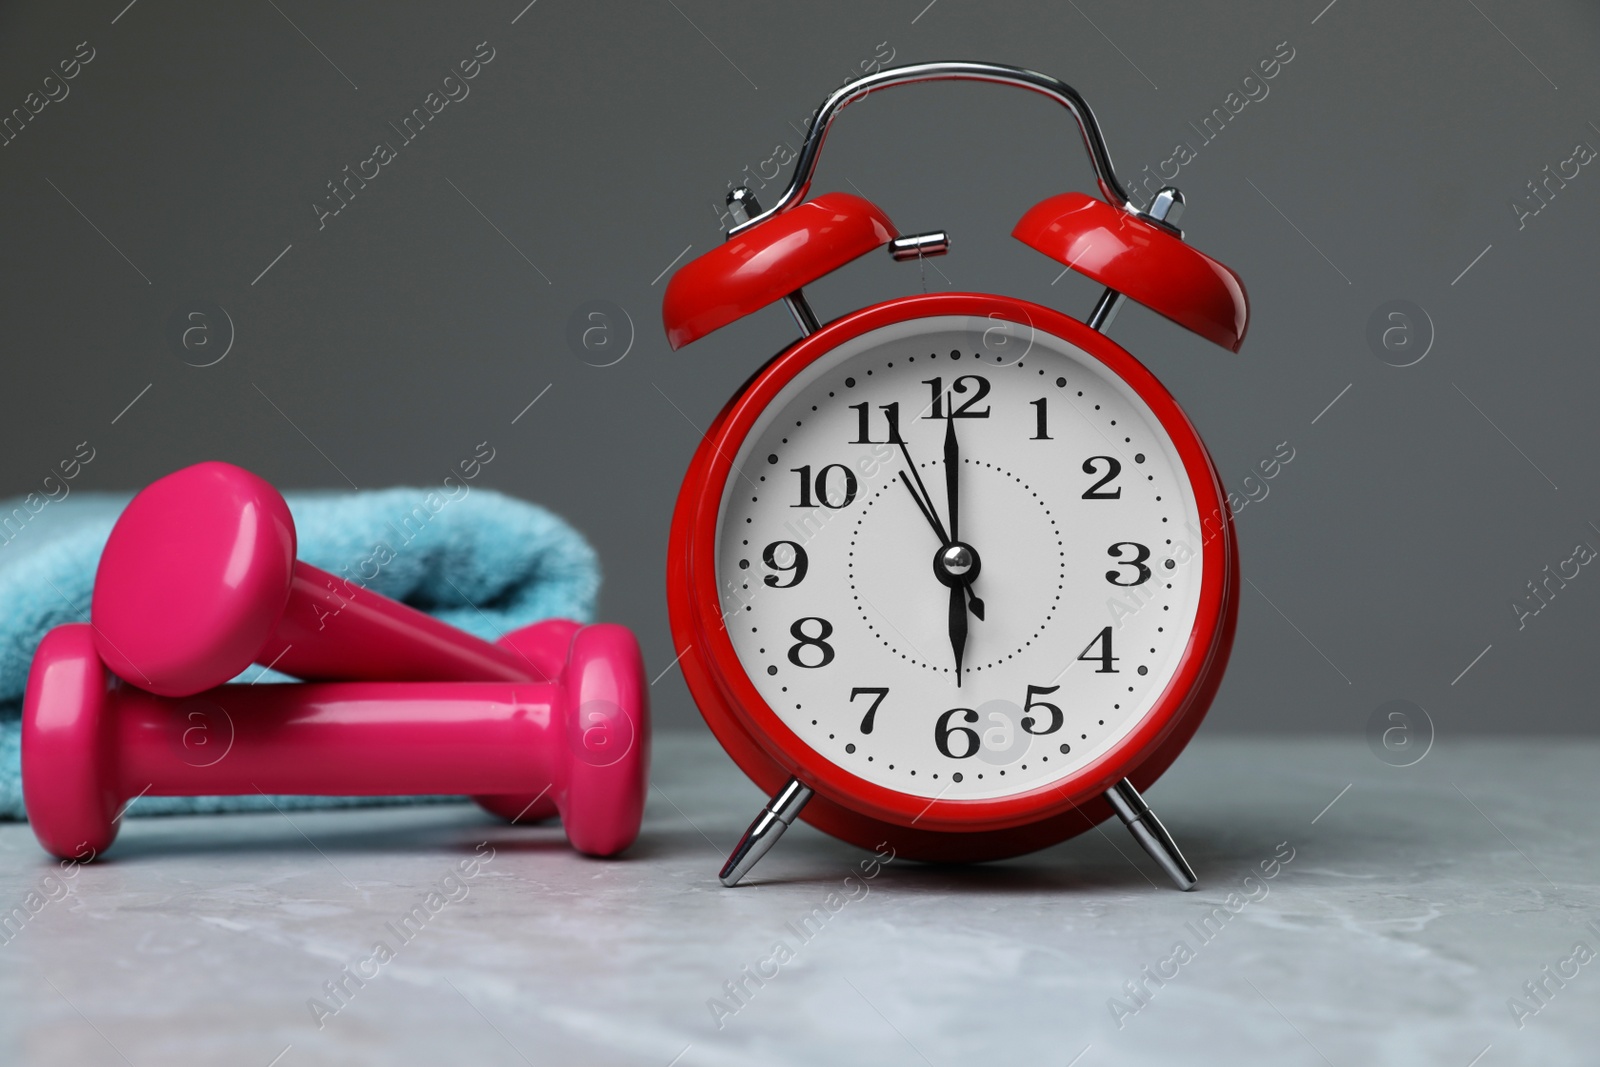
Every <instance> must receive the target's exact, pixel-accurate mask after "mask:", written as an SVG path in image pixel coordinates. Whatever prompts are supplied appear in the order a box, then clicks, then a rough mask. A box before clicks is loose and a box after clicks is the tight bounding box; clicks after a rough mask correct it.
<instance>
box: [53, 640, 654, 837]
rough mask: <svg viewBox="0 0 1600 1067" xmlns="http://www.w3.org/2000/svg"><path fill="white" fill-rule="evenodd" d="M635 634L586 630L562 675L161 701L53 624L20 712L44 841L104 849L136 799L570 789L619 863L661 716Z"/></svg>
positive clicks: (586, 830)
mask: <svg viewBox="0 0 1600 1067" xmlns="http://www.w3.org/2000/svg"><path fill="white" fill-rule="evenodd" d="M647 692H648V686H647V685H646V684H645V681H644V668H643V663H642V661H641V660H640V657H639V646H638V643H637V642H636V641H635V640H634V638H633V635H632V634H631V633H630V632H629V631H628V630H627V629H626V628H624V627H621V626H615V625H607V624H601V625H597V626H586V627H583V628H581V629H579V630H578V631H577V632H576V633H575V634H573V636H572V642H571V645H570V651H569V653H568V655H567V658H566V662H565V667H564V669H563V670H562V672H561V675H560V677H559V678H558V679H557V680H556V681H553V682H512V683H508V682H322V683H309V684H300V685H261V686H253V685H226V686H219V687H217V688H215V689H210V690H207V691H206V692H203V693H200V694H197V695H194V696H190V697H186V698H181V699H175V698H169V697H159V696H155V695H153V694H150V693H147V692H144V691H143V690H141V689H138V688H135V687H133V686H131V685H126V684H124V683H123V682H121V681H120V680H118V679H116V678H114V677H112V676H111V675H110V674H109V673H108V672H107V671H106V669H105V666H104V665H103V664H102V662H101V660H100V657H99V655H98V654H97V651H96V647H95V641H94V637H93V634H92V631H91V629H90V627H88V626H86V625H83V624H81V623H69V624H67V625H65V626H59V627H57V628H56V629H54V630H52V631H51V632H50V633H49V634H48V635H46V637H45V639H44V640H43V641H42V642H41V643H40V645H39V650H38V651H37V652H36V653H35V654H34V658H33V667H32V670H31V672H30V674H29V676H28V690H27V695H26V697H25V698H24V702H23V712H22V715H23V717H22V789H23V799H24V801H25V803H26V804H27V809H28V818H29V819H30V820H31V821H32V823H33V829H34V833H35V834H36V835H37V836H38V838H39V842H40V844H42V845H43V846H44V847H45V848H46V849H47V850H49V851H50V852H52V853H54V854H55V855H57V856H61V857H70V856H82V855H83V854H84V852H85V851H86V849H92V850H93V851H94V853H95V854H97V855H98V854H99V853H101V852H103V851H104V850H105V849H106V847H107V846H109V845H110V844H111V842H112V839H113V838H115V837H116V833H117V822H118V819H117V817H118V813H119V812H120V811H121V809H122V806H123V805H124V804H125V803H126V802H127V801H128V800H129V799H130V798H133V797H137V796H142V795H144V794H149V795H152V796H214V795H231V794H249V793H255V792H258V791H259V792H262V793H268V794H272V793H287V794H308V795H322V796H330V795H337V796H347V795H348V796H392V795H402V794H412V793H417V794H430V793H433V794H456V793H477V794H493V795H510V794H526V795H536V794H538V793H539V792H540V791H542V790H546V789H547V790H548V794H549V795H550V796H551V797H553V798H554V802H555V806H556V808H557V809H558V810H559V811H560V813H561V820H562V827H563V829H564V830H565V831H566V834H567V840H568V841H570V842H571V843H572V845H573V847H574V848H576V849H577V850H578V851H580V852H585V853H588V854H589V855H594V856H610V855H614V854H616V853H617V852H620V851H622V850H623V849H624V848H626V847H627V846H628V845H629V844H631V843H632V842H633V840H634V838H635V837H636V836H637V835H638V832H639V822H640V819H641V817H642V815H643V813H644V801H645V791H646V788H647V786H646V774H647V768H648V765H649V738H650V732H649V727H650V724H649V711H648V704H647V699H646V694H647Z"/></svg>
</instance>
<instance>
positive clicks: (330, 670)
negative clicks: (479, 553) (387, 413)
mask: <svg viewBox="0 0 1600 1067" xmlns="http://www.w3.org/2000/svg"><path fill="white" fill-rule="evenodd" d="M92 618H93V621H94V629H95V645H96V647H97V648H98V649H99V650H100V658H101V659H103V660H104V661H105V663H106V666H108V667H110V668H111V669H112V670H113V671H114V672H116V673H117V674H118V675H120V676H121V677H122V678H124V679H126V680H127V681H129V682H132V683H133V684H134V685H137V686H139V687H140V688H141V689H148V690H150V692H152V693H159V694H160V695H162V696H169V697H182V696H189V695H191V694H194V693H198V692H200V691H202V690H205V689H210V688H211V687H213V686H217V685H221V684H222V683H223V682H226V681H227V680H228V679H230V678H233V677H235V676H237V675H238V674H239V673H240V672H241V671H243V670H244V669H245V668H247V667H249V666H250V664H251V663H260V664H264V665H271V666H272V667H274V668H275V669H277V670H280V671H283V672H284V673H285V674H291V675H294V676H295V677H296V678H306V679H338V680H341V681H351V680H357V679H371V680H374V681H391V682H398V681H503V682H521V681H527V680H529V679H530V678H532V679H534V680H539V675H538V672H537V671H536V670H535V669H534V665H533V664H532V663H530V662H529V660H528V659H527V658H525V657H524V656H522V655H519V654H518V653H517V652H516V651H515V650H513V649H511V648H504V647H496V646H494V645H491V644H490V643H489V642H487V641H484V640H482V639H481V638H478V637H474V636H473V635H471V634H469V633H466V632H465V631H462V630H458V629H456V628H455V627H454V626H451V625H449V624H448V623H444V622H440V621H439V620H438V619H435V618H433V617H432V616H430V615H426V614H424V613H423V612H420V611H418V610H416V609H415V608H410V607H407V606H406V605H404V604H401V603H399V602H397V601H394V600H390V599H389V598H388V597H385V596H382V595H380V594H378V593H375V592H373V591H371V590H369V589H363V588H360V587H359V586H357V585H355V584H354V583H352V582H348V581H345V580H344V579H341V578H338V577H336V576H334V575H332V574H329V573H328V572H327V571H324V570H319V569H317V568H316V567H313V566H310V565H309V564H306V563H301V562H299V561H298V560H297V559H295V532H294V520H293V519H292V518H291V517H290V515H289V506H288V505H287V504H285V503H284V500H283V496H282V495H281V494H280V493H279V492H278V491H277V490H276V489H274V488H273V487H272V486H271V485H269V484H268V483H267V482H265V481H264V480H262V479H261V478H258V477H257V476H256V475H254V474H251V473H250V472H249V471H247V470H243V469H242V468H239V467H235V466H233V465H232V464H229V463H217V462H211V463H198V464H196V465H194V466H192V467H185V468H184V469H182V470H180V471H175V472H174V473H172V474H169V475H167V476H166V477H165V478H161V479H159V480H157V481H155V482H152V483H151V484H150V485H148V486H146V487H145V488H144V490H143V491H141V492H140V493H139V494H138V495H137V496H135V497H134V498H133V500H132V501H130V502H129V503H128V506H127V508H126V509H124V510H123V512H122V516H121V517H120V518H118V519H117V524H116V526H115V527H114V528H113V529H112V531H111V537H110V539H109V540H107V541H106V547H105V551H104V552H103V553H101V556H100V568H99V570H98V572H97V573H96V575H95V582H94V606H93V613H92Z"/></svg>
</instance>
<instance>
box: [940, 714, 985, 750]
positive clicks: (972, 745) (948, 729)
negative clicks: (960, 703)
mask: <svg viewBox="0 0 1600 1067" xmlns="http://www.w3.org/2000/svg"><path fill="white" fill-rule="evenodd" d="M957 715H959V716H961V721H962V722H977V721H978V713H977V712H976V711H973V710H972V709H971V708H951V709H950V710H949V711H947V712H945V713H944V714H943V715H941V716H939V721H938V722H936V723H934V724H933V743H934V745H935V747H937V748H938V749H939V754H940V755H941V756H948V757H949V758H950V759H966V758H967V757H969V756H976V755H977V754H978V748H979V746H980V745H982V744H983V742H982V741H981V740H980V739H979V738H978V731H976V730H974V729H972V727H970V726H951V725H950V720H951V719H953V718H955V717H956V716H957ZM958 735H959V736H960V738H961V740H960V741H959V742H958V744H960V745H961V748H962V751H960V752H952V751H950V739H951V738H952V737H956V736H958Z"/></svg>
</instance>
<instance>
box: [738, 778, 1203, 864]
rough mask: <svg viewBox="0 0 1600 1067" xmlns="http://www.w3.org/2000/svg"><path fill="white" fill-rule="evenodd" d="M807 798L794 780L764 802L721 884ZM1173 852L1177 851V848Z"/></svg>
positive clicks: (761, 852) (769, 841)
mask: <svg viewBox="0 0 1600 1067" xmlns="http://www.w3.org/2000/svg"><path fill="white" fill-rule="evenodd" d="M1129 788H1132V787H1131V786H1130V787H1129ZM1137 795H1138V794H1135V796H1137ZM810 799H811V789H810V787H808V786H804V785H801V784H800V781H799V779H797V778H791V779H789V781H788V784H787V785H785V786H784V787H783V788H782V789H780V790H778V794H777V795H776V796H774V797H773V798H772V799H771V800H769V801H767V806H766V807H764V808H762V809H761V814H760V815H757V816H756V821H755V822H753V823H751V824H750V829H748V830H746V831H745V832H744V836H743V837H741V838H740V839H739V843H738V844H737V845H735V846H734V849H733V854H732V855H730V856H729V857H728V862H727V863H724V864H723V865H722V873H721V875H720V876H719V877H720V878H721V879H722V884H723V885H725V886H730V887H731V886H736V885H738V884H739V879H741V878H743V877H744V876H745V875H747V874H749V873H750V868H752V867H754V866H755V865H756V864H757V863H760V862H761V857H762V856H765V855H766V854H767V852H768V851H770V850H771V848H772V846H773V845H776V844H777V843H778V838H780V837H782V836H783V832H784V831H785V830H787V829H788V828H789V824H790V823H792V822H794V820H795V817H796V816H798V815H799V814H800V809H801V808H803V807H805V806H806V801H808V800H810ZM1147 810H1148V809H1147ZM1151 818H1154V816H1151ZM1157 825H1158V826H1159V825H1160V824H1159V823H1158V824H1157ZM1162 833H1163V834H1165V833H1166V831H1164V830H1163V831H1162ZM1146 847H1147V848H1148V847H1149V846H1146ZM1173 851H1174V852H1176V851H1177V849H1173Z"/></svg>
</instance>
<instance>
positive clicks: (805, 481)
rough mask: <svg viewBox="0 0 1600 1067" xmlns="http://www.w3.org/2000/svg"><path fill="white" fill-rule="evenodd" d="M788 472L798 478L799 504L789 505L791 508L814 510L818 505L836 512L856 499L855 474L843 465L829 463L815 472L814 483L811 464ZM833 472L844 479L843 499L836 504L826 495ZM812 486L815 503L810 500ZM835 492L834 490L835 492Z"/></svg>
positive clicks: (792, 468)
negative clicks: (814, 488)
mask: <svg viewBox="0 0 1600 1067" xmlns="http://www.w3.org/2000/svg"><path fill="white" fill-rule="evenodd" d="M789 470H790V471H792V472H793V473H795V474H798V475H799V476H800V503H798V504H790V505H789V506H790V507H792V508H814V507H816V506H817V504H819V503H820V504H821V505H822V506H823V507H825V508H829V509H831V510H833V511H838V510H839V509H840V508H847V507H849V506H850V505H851V504H852V503H854V501H855V499H856V472H855V471H853V470H851V469H850V468H849V467H846V466H845V465H844V464H843V463H830V464H828V465H827V466H826V467H823V468H822V469H821V470H820V471H818V472H817V478H816V481H815V482H814V483H813V482H812V480H811V464H809V463H807V464H806V465H805V466H804V467H790V468H789ZM834 471H838V472H839V477H841V478H843V479H844V499H843V500H840V501H839V502H838V503H837V504H836V503H834V502H833V499H832V498H831V497H830V496H829V495H828V481H829V478H830V477H831V476H832V475H833V472H834ZM813 484H814V485H815V486H816V490H817V498H816V500H815V501H813V500H812V499H811V487H812V485H813ZM837 491H838V490H837V489H835V492H837Z"/></svg>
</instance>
